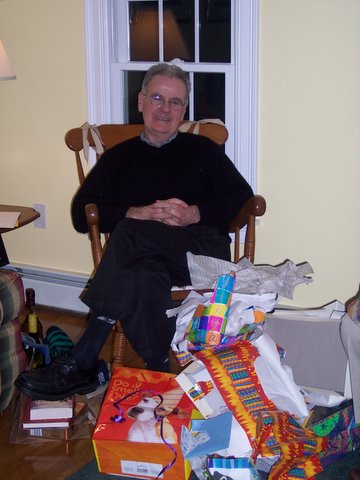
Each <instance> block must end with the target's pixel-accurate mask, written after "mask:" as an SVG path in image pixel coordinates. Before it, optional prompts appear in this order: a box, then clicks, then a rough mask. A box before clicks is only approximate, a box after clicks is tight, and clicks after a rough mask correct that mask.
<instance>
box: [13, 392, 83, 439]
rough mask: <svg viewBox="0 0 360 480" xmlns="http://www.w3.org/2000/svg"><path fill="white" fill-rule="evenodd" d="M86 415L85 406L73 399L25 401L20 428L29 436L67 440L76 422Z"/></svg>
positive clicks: (29, 399)
mask: <svg viewBox="0 0 360 480" xmlns="http://www.w3.org/2000/svg"><path fill="white" fill-rule="evenodd" d="M83 414H87V404H86V403H85V402H81V401H75V397H74V396H72V397H69V398H66V399H64V400H56V401H49V400H33V399H31V398H30V397H29V398H28V400H27V403H26V407H25V412H24V416H23V419H22V427H23V429H25V430H28V431H29V435H30V436H36V437H46V436H49V437H56V438H65V439H67V438H68V436H69V433H70V431H71V428H72V427H73V425H74V424H75V422H76V421H78V420H79V419H80V417H83Z"/></svg>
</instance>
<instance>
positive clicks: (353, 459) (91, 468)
mask: <svg viewBox="0 0 360 480" xmlns="http://www.w3.org/2000/svg"><path fill="white" fill-rule="evenodd" d="M353 468H360V450H355V451H354V452H350V453H348V454H347V455H346V456H345V457H344V458H343V459H342V460H341V461H339V462H336V463H333V464H332V465H330V466H329V467H328V468H327V469H326V470H325V471H324V472H322V473H319V474H318V475H316V477H315V479H316V480H347V479H348V474H349V471H350V470H351V469H353ZM131 478H132V479H134V480H137V478H136V477H131ZM102 479H103V480H105V479H106V480H130V478H129V477H122V476H119V475H107V474H105V473H99V471H98V469H97V464H96V461H95V460H93V461H92V462H90V463H88V464H87V465H85V466H84V467H83V468H82V469H80V470H79V471H78V472H76V473H74V474H73V475H71V476H70V477H68V478H67V479H66V480H102ZM262 479H263V480H265V479H266V475H263V476H262Z"/></svg>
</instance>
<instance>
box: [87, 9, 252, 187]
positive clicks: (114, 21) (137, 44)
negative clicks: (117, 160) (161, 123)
mask: <svg viewBox="0 0 360 480" xmlns="http://www.w3.org/2000/svg"><path fill="white" fill-rule="evenodd" d="M144 25H146V27H144ZM85 31H86V47H87V81H88V105H89V119H88V121H89V122H90V123H97V124H101V123H123V122H134V123H137V122H141V117H140V116H139V114H138V113H137V108H136V106H137V102H136V98H137V93H138V91H139V89H140V86H141V82H142V78H143V75H144V72H145V71H146V70H147V69H148V68H149V67H150V66H151V65H152V64H154V63H157V62H158V61H178V62H180V63H179V65H180V66H181V68H183V69H184V70H186V71H188V72H189V73H190V76H191V79H192V94H191V98H190V103H189V108H188V112H187V117H188V118H189V119H190V120H193V119H196V120H199V119H201V118H220V119H221V120H223V121H224V122H225V124H226V126H227V128H228V130H229V140H228V141H227V143H226V147H225V148H226V152H227V154H228V155H229V157H230V158H231V159H232V160H233V162H234V163H235V165H236V166H237V168H238V169H239V170H240V171H241V173H242V174H243V175H244V177H245V178H246V179H247V180H248V181H249V183H250V184H251V185H252V186H253V188H254V190H256V185H255V182H256V142H257V138H256V137H257V136H256V131H257V40H258V38H257V37H258V0H240V1H239V0H85ZM144 32H145V34H144ZM174 59H176V60H174Z"/></svg>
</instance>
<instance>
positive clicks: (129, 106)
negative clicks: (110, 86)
mask: <svg viewBox="0 0 360 480" xmlns="http://www.w3.org/2000/svg"><path fill="white" fill-rule="evenodd" d="M144 75H145V72H124V80H125V82H124V83H125V92H124V93H125V95H124V121H125V123H143V118H142V114H141V113H140V112H139V111H138V108H137V105H138V103H137V101H138V93H139V92H140V90H141V84H142V81H143V78H144Z"/></svg>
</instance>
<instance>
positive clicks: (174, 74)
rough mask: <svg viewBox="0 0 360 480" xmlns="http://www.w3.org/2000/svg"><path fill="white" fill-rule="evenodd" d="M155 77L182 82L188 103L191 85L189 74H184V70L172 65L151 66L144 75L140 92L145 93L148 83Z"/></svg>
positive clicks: (159, 64)
mask: <svg viewBox="0 0 360 480" xmlns="http://www.w3.org/2000/svg"><path fill="white" fill-rule="evenodd" d="M155 75H163V76H164V77H169V78H178V79H179V80H182V81H183V82H184V85H185V88H186V103H188V100H189V95H190V90H191V83H190V77H189V74H188V73H187V72H184V70H182V69H181V68H180V67H178V66H177V65H174V64H173V63H158V64H157V65H153V66H152V67H150V68H149V70H148V71H147V72H146V74H145V77H144V80H143V83H142V87H141V91H142V92H143V93H147V87H148V85H149V82H150V80H151V79H152V78H153V77H155Z"/></svg>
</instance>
